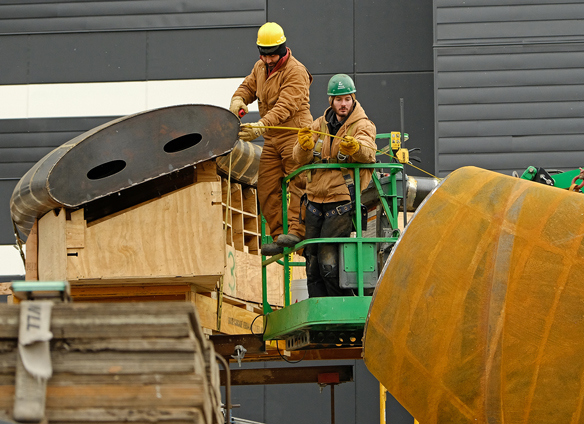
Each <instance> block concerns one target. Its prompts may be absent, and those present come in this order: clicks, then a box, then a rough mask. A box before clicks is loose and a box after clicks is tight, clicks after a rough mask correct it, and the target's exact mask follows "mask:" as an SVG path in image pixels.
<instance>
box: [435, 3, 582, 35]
mask: <svg viewBox="0 0 584 424" xmlns="http://www.w3.org/2000/svg"><path fill="white" fill-rule="evenodd" d="M434 4H435V6H434V8H435V9H434V13H435V14H434V18H435V20H434V22H435V31H434V37H435V38H434V43H435V44H436V45H449V44H503V43H505V44H508V43H511V44H513V43H535V42H542V41H545V42H550V41H554V42H558V41H578V40H579V41H582V40H584V32H583V31H582V19H584V4H582V1H580V0H562V1H561V2H556V1H550V0H473V1H467V0H435V2H434Z"/></svg>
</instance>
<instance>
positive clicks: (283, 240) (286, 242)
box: [276, 234, 302, 247]
mask: <svg viewBox="0 0 584 424" xmlns="http://www.w3.org/2000/svg"><path fill="white" fill-rule="evenodd" d="M301 241H302V239H301V238H300V237H298V236H297V235H294V234H282V235H280V236H278V240H276V243H278V246H282V247H294V246H296V245H297V244H298V243H300V242H301Z"/></svg>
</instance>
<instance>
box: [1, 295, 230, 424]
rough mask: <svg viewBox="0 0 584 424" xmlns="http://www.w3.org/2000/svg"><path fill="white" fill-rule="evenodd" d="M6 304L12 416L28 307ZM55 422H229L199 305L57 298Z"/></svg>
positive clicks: (6, 406) (5, 355) (5, 378)
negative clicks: (23, 314) (23, 320)
mask: <svg viewBox="0 0 584 424" xmlns="http://www.w3.org/2000/svg"><path fill="white" fill-rule="evenodd" d="M21 307H25V306H24V305H4V306H3V307H2V308H0V323H1V324H2V325H0V340H1V341H0V394H1V396H0V419H1V418H7V419H11V418H12V413H13V406H14V402H15V381H16V380H17V379H20V378H28V377H27V375H24V377H23V374H22V373H21V372H20V371H18V372H17V371H16V370H17V365H16V358H17V347H16V345H17V338H18V321H19V313H20V308H21ZM51 331H52V333H53V335H54V337H53V340H52V341H51V353H50V355H51V362H52V367H53V376H52V377H51V378H50V379H49V380H48V382H47V385H46V395H45V399H46V406H45V416H46V418H47V419H48V422H49V423H68V424H72V423H82V422H94V423H99V422H104V423H105V422H107V423H110V424H111V423H122V422H135V423H145V422H172V423H201V424H202V423H205V424H211V423H213V424H215V423H217V424H218V423H220V422H222V415H221V413H220V404H221V397H220V388H219V385H218V374H219V373H218V368H217V366H216V364H215V354H214V350H213V346H212V344H211V343H209V342H208V341H207V340H206V338H205V336H204V335H203V332H202V329H201V327H200V325H199V320H198V316H197V313H196V311H195V309H194V307H193V306H192V305H190V304H187V303H184V304H176V303H131V304H89V303H85V304H81V303H77V304H55V305H54V306H53V310H52V316H51Z"/></svg>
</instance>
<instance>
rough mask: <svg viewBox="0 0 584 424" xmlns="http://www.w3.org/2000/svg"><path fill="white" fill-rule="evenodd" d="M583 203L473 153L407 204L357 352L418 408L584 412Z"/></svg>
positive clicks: (504, 419) (451, 412) (561, 416)
mask: <svg viewBox="0 0 584 424" xmlns="http://www.w3.org/2000/svg"><path fill="white" fill-rule="evenodd" d="M583 210H584V196H583V195H582V194H580V193H574V192H570V191H567V190H561V189H558V188H554V187H549V186H546V185H544V184H537V183H533V182H530V181H525V180H521V179H518V178H512V177H508V176H505V175H502V174H499V173H496V172H491V171H487V170H484V169H479V168H473V167H466V168H461V169H459V170H456V171H454V172H453V173H452V174H450V175H449V176H448V177H447V178H446V179H445V180H443V182H442V184H441V185H440V186H439V187H438V188H437V189H436V190H435V191H434V192H433V194H432V195H431V196H429V197H428V198H426V200H425V202H424V203H423V204H422V205H421V206H420V208H418V210H417V211H416V214H415V215H414V217H413V218H412V220H411V221H410V223H409V224H408V226H407V228H406V230H405V232H404V233H403V235H402V237H401V239H400V240H399V241H398V243H397V244H396V246H395V247H394V250H393V252H392V254H391V256H390V258H389V260H388V262H387V264H386V266H385V269H384V271H383V274H382V276H381V277H380V280H379V283H378V286H377V288H376V290H375V294H374V298H373V300H372V303H371V308H370V310H369V316H368V318H367V325H366V330H365V338H364V361H365V364H366V365H367V367H368V368H369V370H370V371H371V373H372V374H373V375H374V376H375V377H376V378H377V379H378V380H379V381H380V382H381V383H382V384H383V385H384V386H385V387H386V388H387V389H388V390H389V391H390V393H391V394H392V395H393V396H394V397H395V398H396V399H397V400H398V401H399V402H400V403H401V404H402V405H403V406H404V407H405V408H406V409H407V410H408V411H409V412H410V413H411V414H412V415H413V416H414V417H415V418H416V419H417V420H419V422H422V423H429V424H432V423H489V424H498V423H552V422H571V423H576V422H582V420H583V419H584V412H583V408H582V405H583V403H584V401H583V399H584V396H583V393H584V337H583V335H584V290H583V289H582V281H583V280H584V213H583V212H582V211H583Z"/></svg>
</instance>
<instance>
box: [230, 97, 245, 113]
mask: <svg viewBox="0 0 584 424" xmlns="http://www.w3.org/2000/svg"><path fill="white" fill-rule="evenodd" d="M240 109H243V110H244V111H245V113H247V105H246V104H245V102H244V101H243V98H242V97H239V96H235V97H234V98H232V99H231V105H230V106H229V110H230V111H231V112H233V113H234V114H235V115H236V116H239V110H240ZM245 113H244V115H245ZM239 117H240V118H241V116H239Z"/></svg>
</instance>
